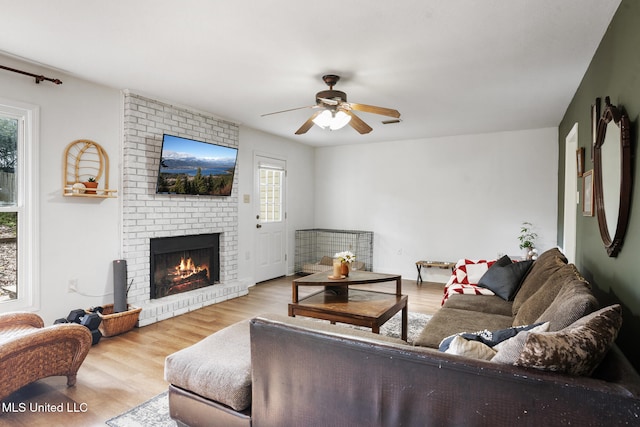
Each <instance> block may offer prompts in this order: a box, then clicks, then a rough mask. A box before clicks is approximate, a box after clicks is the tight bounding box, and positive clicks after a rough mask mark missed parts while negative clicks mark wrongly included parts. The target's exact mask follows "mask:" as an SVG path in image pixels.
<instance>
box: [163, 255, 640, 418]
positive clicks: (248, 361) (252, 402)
mask: <svg viewBox="0 0 640 427" xmlns="http://www.w3.org/2000/svg"><path fill="white" fill-rule="evenodd" d="M506 268H509V267H506ZM597 309H598V306H597V301H596V299H595V298H594V296H593V295H592V293H591V291H590V287H589V284H588V283H587V282H586V281H585V280H584V279H583V278H582V276H581V275H580V274H579V272H578V271H577V270H576V268H575V266H573V265H572V264H567V261H566V258H565V257H564V256H563V255H562V254H561V253H560V252H559V251H558V250H557V249H552V250H550V251H547V252H545V253H543V254H542V255H541V256H540V257H539V259H538V260H536V261H535V262H534V263H533V265H532V266H531V268H530V269H529V270H528V272H527V274H526V276H525V278H524V280H523V281H522V284H521V286H520V287H519V289H518V291H517V293H516V294H515V297H514V298H513V300H512V301H505V300H504V299H501V298H500V297H498V296H487V295H452V296H451V297H449V298H448V299H447V301H446V303H445V304H444V306H443V307H442V308H441V309H440V310H439V311H438V312H436V313H435V314H434V316H433V317H432V319H431V320H430V321H429V323H428V324H427V325H426V327H425V328H424V330H423V331H422V333H421V334H420V337H419V338H418V339H417V341H416V344H417V345H409V344H407V343H405V342H403V341H400V340H397V339H393V338H386V337H382V336H378V335H375V334H371V333H368V332H363V331H357V330H354V329H351V328H348V327H345V326H340V325H328V324H324V323H321V322H317V321H310V320H305V319H299V318H290V317H287V316H282V315H265V316H260V317H257V318H255V319H251V320H247V321H244V322H241V323H239V324H236V325H232V326H230V327H229V328H227V329H225V330H223V331H220V332H218V333H216V334H213V335H212V336H210V337H208V338H206V339H205V340H203V342H201V343H198V344H196V345H194V346H192V347H189V348H187V349H184V350H182V351H180V352H178V353H175V354H173V355H170V356H168V358H167V362H166V365H165V378H166V379H167V381H169V382H170V383H171V385H170V388H169V389H170V394H169V402H170V413H171V416H172V417H173V418H174V419H176V420H177V421H178V423H179V424H180V425H190V426H204V425H207V426H215V425H224V426H234V425H238V426H240V425H242V426H300V425H305V426H328V425H331V426H350V427H351V426H360V425H362V426H398V425H403V426H413V425H415V426H429V425H434V426H444V425H465V426H473V425H492V426H493V425H497V426H499V425H505V426H506V425H509V426H511V425H532V426H537V425H545V426H553V425H580V426H587V425H596V426H597V425H602V426H604V425H607V426H611V425H637V424H638V423H639V422H640V377H639V376H638V374H637V373H636V372H635V371H634V369H633V368H632V367H631V365H630V363H629V362H628V360H626V358H625V357H624V356H623V355H622V354H621V352H620V351H619V350H618V349H617V348H616V347H615V345H612V342H613V340H614V339H615V336H616V334H617V330H618V328H619V326H620V323H621V315H620V307H619V306H611V307H604V308H602V309H598V310H597ZM521 325H538V326H537V328H544V329H543V330H546V331H547V332H534V331H535V330H534V331H523V332H520V333H518V334H517V335H515V336H514V337H513V338H511V339H510V340H506V341H504V342H503V343H501V344H499V345H497V346H495V347H489V346H487V345H486V344H484V343H478V342H476V341H473V340H469V341H467V339H466V338H465V339H459V340H460V341H463V342H464V343H470V344H473V345H472V346H471V347H473V348H476V346H484V347H486V349H488V350H489V352H490V354H492V355H493V354H495V356H493V359H492V360H482V359H478V358H477V357H475V356H474V357H469V355H468V354H472V352H470V353H464V354H465V355H462V356H461V355H452V354H448V353H444V352H442V351H439V350H438V347H439V345H440V344H441V342H442V340H443V339H444V338H446V337H448V336H451V335H455V334H459V333H463V332H475V331H481V330H485V329H486V330H488V331H497V330H509V328H511V327H513V326H521ZM465 336H466V335H465ZM232 337H233V338H232ZM465 348H466V347H465ZM496 348H498V349H499V350H497V351H496V350H495V349H496ZM609 348H611V350H609V351H607V350H608V349H609ZM211 352H213V354H211ZM458 354H461V353H458ZM203 355H205V356H204V357H203ZM229 360H232V361H233V363H229ZM203 378H209V379H205V380H203ZM208 381H210V382H213V383H214V385H215V386H214V387H212V388H213V389H214V390H215V389H216V388H217V389H218V391H219V393H218V394H211V393H210V392H209V391H207V388H211V387H203V385H202V383H207V382H208ZM220 391H222V393H220ZM237 393H240V394H241V395H242V397H241V398H239V399H238V395H237ZM238 401H240V402H244V403H243V404H242V405H239V406H238V405H237V404H236V403H237V402H238Z"/></svg>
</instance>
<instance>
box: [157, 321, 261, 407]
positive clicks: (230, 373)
mask: <svg viewBox="0 0 640 427" xmlns="http://www.w3.org/2000/svg"><path fill="white" fill-rule="evenodd" d="M164 377H165V380H166V381H168V382H169V383H171V384H173V385H175V386H178V387H180V388H183V389H185V390H189V391H191V392H193V393H196V394H199V395H200V396H203V397H206V398H208V399H212V400H215V401H217V402H220V403H222V404H224V405H227V406H230V407H231V408H233V409H235V410H236V411H242V410H244V409H246V408H248V407H249V405H250V404H251V342H250V338H249V320H244V321H241V322H238V323H235V324H233V325H231V326H228V327H226V328H224V329H222V330H220V331H218V332H216V333H214V334H212V335H210V336H208V337H207V338H205V339H203V340H202V341H200V342H197V343H196V344H194V345H192V346H190V347H187V348H185V349H182V350H180V351H178V352H176V353H173V354H171V355H169V356H167V358H166V360H165V369H164Z"/></svg>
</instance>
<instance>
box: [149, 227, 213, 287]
mask: <svg viewBox="0 0 640 427" xmlns="http://www.w3.org/2000/svg"><path fill="white" fill-rule="evenodd" d="M150 250H151V251H150V252H151V260H150V261H151V299H156V298H162V297H166V296H168V295H174V294H179V293H182V292H188V291H192V290H194V289H198V288H203V287H205V286H211V285H214V284H215V283H219V281H220V234H219V233H213V234H196V235H190V236H177V237H161V238H154V239H151V240H150Z"/></svg>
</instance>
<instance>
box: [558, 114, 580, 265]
mask: <svg viewBox="0 0 640 427" xmlns="http://www.w3.org/2000/svg"><path fill="white" fill-rule="evenodd" d="M577 148H578V124H577V123H576V124H574V125H573V127H572V128H571V130H570V131H569V134H568V135H567V137H566V138H565V153H564V156H565V158H564V227H563V230H564V232H563V236H564V237H563V239H562V246H563V247H562V251H563V252H564V254H565V256H566V257H567V259H568V260H569V262H571V263H575V262H576V223H577V218H576V215H577V206H578V201H579V200H580V199H579V197H578V193H577V189H576V187H577V184H578V178H577V176H578V167H577V165H576V150H577Z"/></svg>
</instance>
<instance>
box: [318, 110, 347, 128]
mask: <svg viewBox="0 0 640 427" xmlns="http://www.w3.org/2000/svg"><path fill="white" fill-rule="evenodd" d="M349 121H351V116H350V115H348V114H347V113H345V112H344V111H337V112H336V111H330V110H324V111H323V112H322V113H320V114H318V115H317V116H316V117H315V118H314V119H313V123H315V124H316V125H318V126H320V127H321V128H322V129H326V128H329V129H331V130H338V129H342V128H343V127H345V126H346V125H347V124H349Z"/></svg>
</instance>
